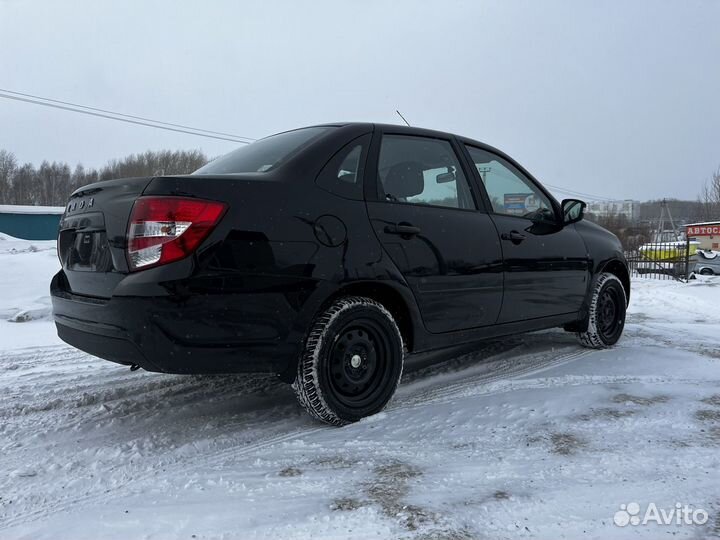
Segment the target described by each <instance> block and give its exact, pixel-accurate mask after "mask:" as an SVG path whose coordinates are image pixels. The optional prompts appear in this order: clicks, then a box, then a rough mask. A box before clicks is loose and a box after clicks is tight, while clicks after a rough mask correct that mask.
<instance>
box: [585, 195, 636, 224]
mask: <svg viewBox="0 0 720 540" xmlns="http://www.w3.org/2000/svg"><path fill="white" fill-rule="evenodd" d="M585 211H586V212H588V213H590V214H594V215H596V216H598V217H612V216H624V217H626V218H627V219H628V221H636V220H637V219H639V218H640V201H634V200H632V199H625V200H624V201H589V202H588V203H587V209H586V210H585Z"/></svg>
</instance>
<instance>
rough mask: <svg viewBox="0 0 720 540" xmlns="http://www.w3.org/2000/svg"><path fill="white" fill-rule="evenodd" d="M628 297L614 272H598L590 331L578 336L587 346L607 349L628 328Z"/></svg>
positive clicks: (593, 295) (594, 287) (594, 288)
mask: <svg viewBox="0 0 720 540" xmlns="http://www.w3.org/2000/svg"><path fill="white" fill-rule="evenodd" d="M626 309H627V298H626V296H625V289H624V288H623V285H622V283H621V282H620V280H619V279H618V278H617V276H615V275H614V274H609V273H607V272H603V273H601V274H600V275H598V277H597V279H596V280H595V285H594V286H593V290H592V296H591V297H590V316H589V320H588V327H587V330H586V331H584V332H578V334H577V336H578V339H579V340H580V343H581V344H582V345H583V346H584V347H589V348H591V349H604V348H606V347H612V346H613V345H615V343H617V341H618V340H619V339H620V336H621V335H622V332H623V328H624V327H625V311H626Z"/></svg>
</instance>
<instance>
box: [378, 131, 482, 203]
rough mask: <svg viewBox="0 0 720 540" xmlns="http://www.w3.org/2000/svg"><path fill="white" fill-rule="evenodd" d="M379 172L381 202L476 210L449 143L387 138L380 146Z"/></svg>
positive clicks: (391, 136)
mask: <svg viewBox="0 0 720 540" xmlns="http://www.w3.org/2000/svg"><path fill="white" fill-rule="evenodd" d="M377 173H378V196H379V198H380V200H384V201H389V202H394V203H408V204H421V205H431V206H444V207H448V208H462V209H475V208H476V206H475V201H474V200H473V197H472V193H471V191H470V186H469V184H468V181H467V179H466V178H465V175H464V174H463V171H462V168H461V167H460V161H459V160H458V157H457V155H456V154H455V151H454V150H453V148H452V145H451V144H450V142H449V141H446V140H442V139H432V138H429V137H416V136H408V135H385V136H383V138H382V143H381V145H380V156H379V158H378V171H377Z"/></svg>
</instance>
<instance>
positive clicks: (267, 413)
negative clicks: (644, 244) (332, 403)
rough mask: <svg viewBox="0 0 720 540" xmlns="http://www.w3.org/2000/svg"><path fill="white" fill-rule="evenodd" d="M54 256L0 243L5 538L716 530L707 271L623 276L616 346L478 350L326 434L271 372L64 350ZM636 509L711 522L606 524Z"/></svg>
mask: <svg viewBox="0 0 720 540" xmlns="http://www.w3.org/2000/svg"><path fill="white" fill-rule="evenodd" d="M57 266H58V262H57V258H56V256H55V252H54V249H53V244H52V243H45V242H24V241H17V240H12V239H9V238H7V237H0V538H2V539H16V538H27V539H42V538H46V539H53V540H56V539H62V538H73V539H85V538H86V539H92V540H96V539H99V538H111V539H115V538H117V539H123V540H128V539H133V538H150V539H160V538H188V539H190V538H198V539H201V538H225V539H235V538H237V539H243V540H244V539H251V538H272V539H277V538H283V539H284V538H313V539H330V538H358V539H367V538H422V539H430V538H438V539H441V538H442V539H466V538H467V539H469V538H492V539H502V538H513V539H515V538H543V539H544V538H547V539H553V540H555V539H558V538H570V539H576V538H580V537H587V538H602V539H607V538H611V539H614V538H635V537H644V538H653V539H655V538H660V537H666V536H667V535H675V536H676V537H680V538H707V537H712V536H713V535H714V536H716V537H717V536H720V280H718V279H712V278H708V279H702V280H697V281H695V282H693V283H690V284H681V283H674V282H670V281H653V280H651V279H647V280H635V281H634V282H633V287H634V290H633V295H632V302H631V307H630V311H629V315H628V322H627V326H626V331H625V336H624V338H623V339H622V340H621V342H620V344H619V345H618V346H617V347H615V348H613V349H611V350H607V351H588V350H585V349H582V348H580V347H579V346H578V345H577V344H576V343H575V341H574V338H573V336H571V335H569V334H566V333H564V332H562V331H549V332H542V333H537V334H533V335H528V336H518V337H513V338H509V339H503V340H496V341H492V342H489V343H486V344H483V345H480V346H478V347H477V350H476V352H474V353H472V354H468V355H464V356H461V357H457V358H454V359H451V360H449V361H448V362H446V363H444V364H442V365H438V366H435V367H432V368H427V369H424V370H421V371H415V372H410V373H408V374H407V375H406V376H405V380H404V384H403V385H402V386H401V388H400V391H399V394H398V396H397V397H396V399H395V400H394V401H393V402H392V404H391V406H390V407H389V408H388V409H387V410H386V411H385V412H383V413H381V414H379V415H376V416H374V417H372V418H369V419H366V420H365V421H362V422H360V423H358V424H355V425H351V426H348V427H344V428H341V429H338V428H331V427H325V426H322V425H320V424H317V423H315V422H313V421H312V420H311V419H310V418H309V417H308V416H306V415H305V413H303V412H302V411H301V409H300V407H299V406H298V405H296V403H295V400H294V397H293V395H292V392H291V390H290V388H289V387H287V386H286V385H284V384H282V383H279V382H277V381H275V380H274V379H272V378H265V377H241V376H232V377H227V376H212V377H211V376H206V377H187V376H185V377H184V376H171V375H159V374H151V373H144V372H142V371H140V372H135V373H131V372H130V371H129V370H128V369H127V368H124V367H121V366H116V365H114V364H111V363H109V362H105V361H102V360H98V359H95V358H93V357H91V356H88V355H86V354H83V353H80V352H78V351H75V350H73V349H71V348H70V347H67V346H65V345H63V344H62V343H61V342H59V341H58V340H57V338H56V337H55V335H54V329H53V326H52V323H51V321H50V318H49V303H48V290H47V289H48V282H49V278H50V276H51V275H52V274H53V272H54V271H55V269H56V268H57ZM8 319H10V320H12V321H15V322H9V321H8ZM633 502H636V503H638V504H639V505H640V507H641V509H642V511H643V512H644V509H645V507H646V506H647V505H649V504H650V503H654V504H655V505H657V507H658V508H659V509H663V510H666V511H670V510H672V509H674V508H675V504H676V503H682V504H686V505H689V506H691V507H692V508H694V509H704V510H705V511H706V512H707V513H708V514H709V518H708V521H707V523H706V524H705V525H657V524H655V523H651V524H648V525H644V526H643V525H627V526H626V527H618V526H616V525H614V524H613V517H614V516H615V514H616V512H618V511H619V510H620V509H621V506H620V505H621V504H624V505H627V504H629V503H633ZM631 508H632V507H631ZM641 513H642V512H641ZM641 517H642V516H641ZM661 535H662V536H661Z"/></svg>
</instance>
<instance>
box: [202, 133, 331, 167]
mask: <svg viewBox="0 0 720 540" xmlns="http://www.w3.org/2000/svg"><path fill="white" fill-rule="evenodd" d="M330 129H332V128H331V127H329V126H323V127H311V128H303V129H296V130H293V131H286V132H285V133H278V134H277V135H271V136H270V137H266V138H264V139H260V140H259V141H255V142H254V143H251V144H248V145H245V146H243V147H241V148H238V149H237V150H235V151H233V152H230V153H229V154H225V155H224V156H222V157H219V158H217V159H214V160H213V161H211V162H210V163H208V164H207V165H205V166H203V167H201V168H199V169H198V170H197V171H195V172H194V173H193V174H238V173H253V172H260V173H262V172H267V171H270V170H272V169H274V168H276V167H277V166H279V165H280V164H281V163H282V162H283V161H285V160H287V159H288V158H289V157H290V156H292V155H294V154H296V153H297V152H299V151H300V150H302V149H303V148H305V147H306V146H308V145H309V144H310V143H311V142H313V141H314V140H315V139H317V138H318V137H320V136H321V135H322V134H323V133H326V132H327V131H328V130H330Z"/></svg>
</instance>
